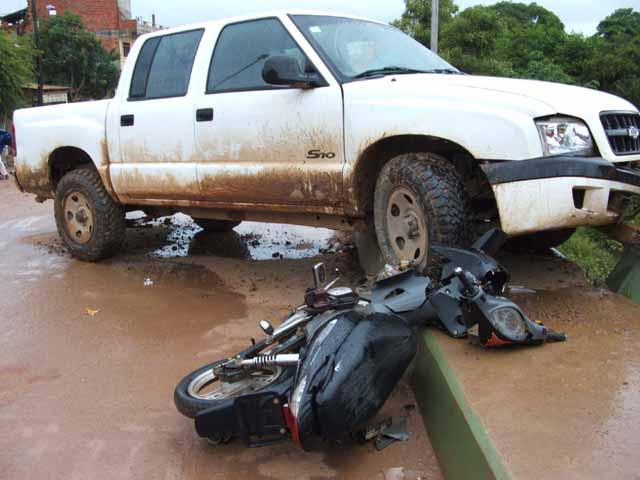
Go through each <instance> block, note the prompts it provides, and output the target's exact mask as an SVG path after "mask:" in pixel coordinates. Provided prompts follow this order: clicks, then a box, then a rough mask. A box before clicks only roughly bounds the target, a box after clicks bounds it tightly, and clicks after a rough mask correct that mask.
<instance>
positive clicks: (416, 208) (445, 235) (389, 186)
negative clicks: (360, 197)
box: [373, 153, 467, 271]
mask: <svg viewBox="0 0 640 480" xmlns="http://www.w3.org/2000/svg"><path fill="white" fill-rule="evenodd" d="M464 206H465V201H464V186H463V183H462V180H461V178H460V175H459V174H458V173H457V171H456V169H455V167H454V166H453V165H452V164H451V163H449V162H448V161H447V159H445V158H443V157H441V156H439V155H435V154H431V153H410V154H405V155H400V156H398V157H396V158H394V159H392V160H390V161H389V162H388V163H387V164H386V165H385V166H384V167H383V168H382V170H381V172H380V175H379V176H378V181H377V184H376V190H375V197H374V208H373V212H374V221H375V228H376V236H377V237H378V244H379V245H380V250H381V252H382V255H383V257H384V260H385V261H386V262H387V263H389V264H392V265H397V264H399V263H401V262H403V261H406V262H409V263H410V264H412V265H413V266H414V267H415V268H416V269H418V270H419V271H424V270H425V268H426V267H427V263H428V260H429V250H430V247H431V245H433V244H443V245H448V246H456V245H457V246H463V245H464V244H465V243H466V240H467V235H466V226H465V215H464Z"/></svg>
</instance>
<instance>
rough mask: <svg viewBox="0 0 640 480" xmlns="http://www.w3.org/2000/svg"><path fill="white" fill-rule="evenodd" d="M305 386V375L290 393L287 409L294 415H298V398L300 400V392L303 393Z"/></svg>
mask: <svg viewBox="0 0 640 480" xmlns="http://www.w3.org/2000/svg"><path fill="white" fill-rule="evenodd" d="M306 387H307V377H306V375H305V376H304V377H302V380H300V381H299V382H298V385H296V388H295V389H294V390H293V393H292V394H291V401H290V402H289V410H290V411H291V413H292V414H293V416H294V417H296V418H297V417H298V409H299V408H300V400H302V394H303V393H304V389H305V388H306Z"/></svg>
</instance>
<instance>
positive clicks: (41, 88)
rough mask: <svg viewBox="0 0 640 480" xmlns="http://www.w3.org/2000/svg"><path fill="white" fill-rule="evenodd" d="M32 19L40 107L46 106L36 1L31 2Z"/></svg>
mask: <svg viewBox="0 0 640 480" xmlns="http://www.w3.org/2000/svg"><path fill="white" fill-rule="evenodd" d="M31 18H32V21H33V41H34V43H35V46H36V52H37V53H36V70H37V75H38V107H40V106H42V105H43V104H44V98H43V97H44V86H43V84H42V51H41V50H40V21H39V20H38V7H37V5H36V0H31Z"/></svg>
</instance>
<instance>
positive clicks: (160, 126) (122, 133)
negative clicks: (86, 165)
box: [111, 29, 204, 201]
mask: <svg viewBox="0 0 640 480" xmlns="http://www.w3.org/2000/svg"><path fill="white" fill-rule="evenodd" d="M203 32H204V30H202V29H198V30H190V31H185V32H179V33H173V34H169V35H163V36H155V37H151V38H149V39H147V40H146V41H145V42H144V44H143V45H142V47H141V49H140V50H139V52H138V56H137V60H136V64H135V68H134V70H133V74H132V76H131V78H132V80H131V85H130V87H129V89H128V90H129V91H128V92H126V93H125V94H122V92H120V94H121V96H122V97H124V98H121V99H120V102H119V111H118V112H117V113H116V115H117V116H118V118H117V119H111V121H112V122H116V121H117V122H118V123H117V125H118V127H117V128H118V129H119V155H118V157H117V160H115V161H114V160H113V159H112V163H111V178H112V182H113V186H114V188H115V190H116V192H117V193H118V195H119V196H121V197H122V198H123V199H124V200H125V201H126V200H127V199H129V201H131V199H139V200H147V201H154V200H158V199H160V200H164V199H173V200H197V199H199V198H200V190H199V187H198V182H197V173H196V161H195V157H194V133H193V124H194V123H195V118H194V117H193V108H194V95H193V92H191V90H192V89H190V88H189V83H190V78H191V70H192V67H193V64H194V60H195V57H196V52H197V50H198V45H199V44H200V39H201V37H202V35H203Z"/></svg>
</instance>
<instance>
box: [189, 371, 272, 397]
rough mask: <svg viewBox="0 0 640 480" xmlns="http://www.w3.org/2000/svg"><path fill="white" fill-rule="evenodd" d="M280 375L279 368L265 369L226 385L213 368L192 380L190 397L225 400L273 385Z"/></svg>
mask: <svg viewBox="0 0 640 480" xmlns="http://www.w3.org/2000/svg"><path fill="white" fill-rule="evenodd" d="M280 373H281V369H280V368H278V367H273V368H271V367H265V368H264V369H262V370H258V371H255V372H251V375H250V376H249V377H247V378H244V379H242V380H238V381H237V382H233V383H224V382H222V381H220V379H219V378H218V377H216V375H215V373H213V368H210V369H208V370H205V371H204V372H202V373H201V374H200V375H197V376H196V377H195V378H194V379H193V380H191V382H190V383H189V388H188V392H189V395H190V396H192V397H193V398H199V399H200V400H223V399H225V398H232V397H235V396H237V395H239V394H241V393H250V392H253V391H256V390H259V389H261V388H264V387H266V386H268V385H271V384H272V383H273V382H275V381H276V380H277V379H278V377H279V376H280Z"/></svg>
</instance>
